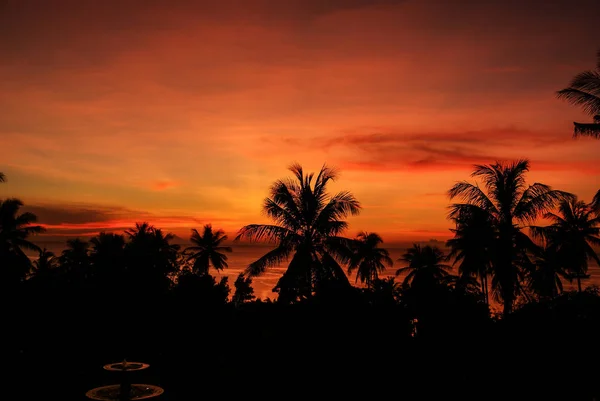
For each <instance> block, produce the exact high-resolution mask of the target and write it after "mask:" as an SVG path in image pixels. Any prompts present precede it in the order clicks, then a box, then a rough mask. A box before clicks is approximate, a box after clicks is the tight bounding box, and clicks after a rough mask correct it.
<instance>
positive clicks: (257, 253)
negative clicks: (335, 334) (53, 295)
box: [30, 240, 600, 299]
mask: <svg viewBox="0 0 600 401" xmlns="http://www.w3.org/2000/svg"><path fill="white" fill-rule="evenodd" d="M35 243H36V244H37V245H38V246H40V247H42V248H44V247H45V248H47V249H48V250H50V251H52V252H54V253H55V254H56V255H60V253H61V252H62V251H63V249H64V248H65V244H64V242H55V241H52V242H45V241H43V240H42V241H35ZM179 244H180V245H181V247H182V249H183V248H185V247H186V246H189V245H190V244H188V243H185V242H181V243H179ZM413 244H414V242H405V243H397V244H393V245H391V246H389V247H386V246H384V248H385V249H387V250H388V252H389V253H390V257H391V258H392V260H393V261H394V266H393V267H392V268H388V269H386V271H385V272H384V273H383V274H381V275H380V277H394V276H395V273H396V270H397V269H399V268H401V267H404V266H406V264H405V263H404V262H402V261H398V259H399V258H401V257H402V255H403V254H404V253H405V252H406V250H407V249H408V248H410V247H411V246H412V245H413ZM420 244H422V245H426V244H431V245H435V246H437V247H439V248H441V249H444V250H445V251H446V252H447V249H446V248H445V246H444V242H440V241H433V242H432V241H425V242H420ZM227 245H229V246H231V247H232V248H233V252H231V253H228V254H227V257H228V259H227V263H228V267H227V268H225V269H224V270H222V271H220V272H219V271H216V270H213V269H211V272H210V273H211V274H212V275H213V276H215V277H216V278H217V280H219V279H220V277H223V276H228V277H229V286H230V287H231V290H232V294H233V290H234V286H233V282H234V281H235V279H236V277H237V275H238V274H239V273H241V272H242V271H244V269H245V268H246V267H247V266H248V264H250V263H251V262H253V261H255V260H257V259H258V258H260V257H261V256H262V255H264V254H265V253H266V252H268V251H269V250H270V249H272V247H270V246H267V245H264V244H240V243H234V244H227ZM35 256H36V255H33V254H32V255H30V257H32V258H35ZM286 267H287V264H286V263H283V264H281V265H280V266H277V267H273V268H271V269H269V270H267V271H266V272H265V273H264V274H263V275H261V276H259V277H254V278H253V279H252V287H253V288H254V294H255V295H256V297H257V298H262V299H266V298H270V299H274V298H276V297H277V294H276V293H274V292H273V291H272V289H273V287H275V285H276V283H277V280H279V278H280V277H281V275H282V274H283V272H284V271H285V269H286ZM454 272H455V273H456V271H454ZM588 274H590V278H589V279H588V280H584V281H582V287H584V288H585V287H587V286H591V285H598V286H600V268H598V266H597V265H596V264H595V263H590V267H589V269H588ZM355 279H356V275H355V274H352V276H351V277H350V282H351V283H353V284H355ZM402 279H403V277H399V278H398V281H399V282H401V281H402ZM355 285H357V286H360V283H356V284H355ZM563 286H564V290H575V289H577V283H576V282H573V283H569V282H566V281H563Z"/></svg>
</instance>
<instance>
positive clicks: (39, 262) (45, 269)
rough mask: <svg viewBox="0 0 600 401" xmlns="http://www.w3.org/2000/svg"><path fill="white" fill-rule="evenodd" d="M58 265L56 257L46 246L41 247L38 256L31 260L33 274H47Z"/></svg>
mask: <svg viewBox="0 0 600 401" xmlns="http://www.w3.org/2000/svg"><path fill="white" fill-rule="evenodd" d="M57 267H58V258H57V257H56V255H55V254H54V252H51V251H49V250H47V249H46V248H44V249H41V250H40V252H39V256H38V258H37V259H36V260H35V261H34V262H33V272H32V273H33V275H35V276H42V275H47V274H49V273H50V272H51V271H52V270H54V269H56V268H57Z"/></svg>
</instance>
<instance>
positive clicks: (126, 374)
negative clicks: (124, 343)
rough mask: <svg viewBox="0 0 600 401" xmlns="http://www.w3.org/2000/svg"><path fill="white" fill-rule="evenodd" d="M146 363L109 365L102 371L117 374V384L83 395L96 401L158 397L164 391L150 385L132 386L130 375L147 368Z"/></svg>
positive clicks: (126, 400)
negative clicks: (118, 381) (118, 378)
mask: <svg viewBox="0 0 600 401" xmlns="http://www.w3.org/2000/svg"><path fill="white" fill-rule="evenodd" d="M148 366H150V365H148V364H147V363H142V362H127V361H126V360H123V362H116V363H109V364H108V365H104V369H106V370H109V371H111V372H118V373H119V375H120V383H119V384H111V385H108V386H102V387H96V388H93V389H91V390H90V391H88V392H87V393H85V395H86V397H88V398H90V399H92V400H97V401H135V400H145V399H147V398H153V397H158V396H159V395H161V394H162V393H163V392H164V390H163V389H162V387H158V386H154V385H152V384H132V383H131V378H130V373H131V372H135V371H139V370H142V369H146V368H148Z"/></svg>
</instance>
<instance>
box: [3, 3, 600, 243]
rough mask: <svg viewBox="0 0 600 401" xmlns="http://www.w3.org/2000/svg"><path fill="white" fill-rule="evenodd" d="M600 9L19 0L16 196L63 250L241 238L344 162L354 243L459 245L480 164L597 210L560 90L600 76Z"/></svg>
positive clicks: (11, 156)
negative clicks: (73, 244)
mask: <svg viewBox="0 0 600 401" xmlns="http://www.w3.org/2000/svg"><path fill="white" fill-rule="evenodd" d="M597 19H598V3H597V0H589V1H584V0H581V1H580V0H569V1H565V0H557V1H523V2H521V1H485V0H484V1H429V0H420V1H399V0H398V1H394V0H387V1H385V0H380V1H373V0H330V1H324V0H285V1H276V0H272V1H269V0H256V1H255V0H246V1H231V0H219V1H211V2H201V1H189V2H184V1H174V0H170V1H167V0H165V1H158V0H156V1H155V0H147V1H142V0H140V1H132V0H119V1H113V0H103V1H100V0H97V1H96V0H74V1H62V0H52V1H49V0H40V1H30V0H5V1H2V2H0V109H1V110H2V111H1V112H0V171H2V172H4V173H5V174H6V176H7V182H6V183H5V184H1V185H0V198H5V197H9V196H10V197H19V198H21V199H22V200H23V201H24V202H25V204H26V205H27V210H30V211H33V212H35V213H36V214H37V215H38V216H39V218H40V222H41V223H43V224H44V225H46V226H47V228H48V235H50V236H57V235H69V236H76V235H81V234H88V235H89V234H95V233H97V232H99V231H103V230H122V229H123V228H127V227H131V226H133V225H134V224H135V222H137V221H149V222H150V223H151V224H154V225H155V226H157V227H160V228H163V229H165V230H168V231H171V232H173V233H175V234H177V235H179V236H182V237H187V236H188V235H189V230H190V228H193V227H194V228H200V227H201V226H202V225H204V224H206V223H212V224H213V226H216V227H217V228H222V229H224V230H225V231H226V232H227V233H228V234H229V235H230V237H233V236H235V233H236V232H237V230H238V229H239V228H240V227H242V226H243V225H245V224H249V223H263V222H267V221H268V220H267V219H266V218H265V217H264V216H263V215H262V214H261V204H262V200H263V198H265V196H267V195H268V189H269V186H270V185H271V183H272V182H273V181H275V180H276V179H279V178H284V177H287V176H289V171H288V170H287V167H288V166H289V165H290V164H291V163H292V162H298V163H300V164H301V165H303V166H304V168H305V169H306V170H309V171H315V170H318V169H319V168H320V167H321V165H323V164H324V163H326V164H327V165H329V166H332V167H336V168H338V169H339V171H340V176H339V180H338V181H337V182H335V183H334V185H332V187H331V190H332V191H336V190H339V189H346V190H349V191H351V192H353V193H354V194H355V196H356V197H357V198H358V200H359V201H361V203H362V206H363V211H362V213H361V215H360V216H358V217H353V218H351V219H350V220H349V221H350V230H349V232H348V233H347V234H348V235H352V236H353V235H355V234H356V233H357V232H358V231H359V230H368V231H375V232H378V233H380V234H381V235H382V237H383V238H384V240H385V241H386V242H391V241H396V240H398V241H400V240H407V239H428V238H433V237H435V238H439V239H442V238H445V237H448V235H449V234H450V233H449V231H448V229H449V228H450V227H451V224H450V222H449V221H448V220H447V219H446V214H447V206H448V205H449V200H448V198H447V196H446V191H447V190H448V189H449V188H450V187H451V186H452V185H453V184H454V183H455V182H456V181H459V180H465V179H470V177H469V174H470V172H471V171H472V166H473V164H475V163H486V164H487V163H492V162H494V161H495V160H512V159H516V158H529V159H530V160H531V172H530V173H529V175H528V179H529V181H530V182H531V183H533V182H535V181H540V182H543V183H545V184H548V185H551V186H552V187H554V188H557V189H562V190H566V191H570V192H573V193H575V194H577V195H579V197H580V198H582V199H583V200H586V201H589V200H591V197H592V195H593V194H594V193H595V192H596V191H597V190H598V189H600V178H599V177H600V175H599V173H600V141H598V140H594V139H589V138H579V139H573V138H572V122H573V121H582V122H585V121H588V120H589V118H588V117H587V116H585V115H584V114H583V112H581V111H580V110H579V109H578V108H577V107H575V106H572V105H570V104H568V103H567V102H565V101H562V100H558V99H557V98H556V96H555V92H556V91H557V90H559V89H562V88H564V87H566V86H568V83H569V81H570V79H571V78H572V77H573V76H574V75H575V74H577V73H579V72H581V71H583V70H588V69H592V68H593V67H594V66H595V61H596V58H595V55H596V52H597V50H598V49H599V48H600V35H599V32H600V29H599V28H598V21H597Z"/></svg>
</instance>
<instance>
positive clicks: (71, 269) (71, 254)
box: [60, 238, 90, 287]
mask: <svg viewBox="0 0 600 401" xmlns="http://www.w3.org/2000/svg"><path fill="white" fill-rule="evenodd" d="M60 266H61V270H62V271H63V273H64V274H65V275H66V277H67V280H68V281H69V282H70V283H71V284H73V285H75V286H76V287H81V286H82V285H83V284H84V283H85V282H86V281H87V279H88V278H89V277H90V255H89V243H88V242H87V241H84V240H82V239H81V238H73V239H69V240H67V247H66V248H65V249H64V250H63V251H62V253H61V255H60Z"/></svg>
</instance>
